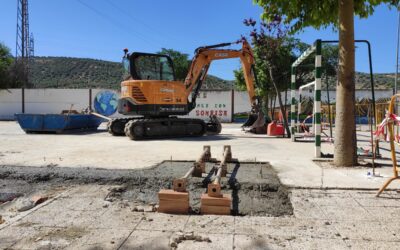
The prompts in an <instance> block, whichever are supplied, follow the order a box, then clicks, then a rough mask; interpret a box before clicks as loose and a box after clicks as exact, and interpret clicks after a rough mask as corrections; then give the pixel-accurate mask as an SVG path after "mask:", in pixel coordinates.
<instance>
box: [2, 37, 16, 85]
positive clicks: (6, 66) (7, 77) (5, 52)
mask: <svg viewBox="0 0 400 250" xmlns="http://www.w3.org/2000/svg"><path fill="white" fill-rule="evenodd" d="M13 61H14V60H13V57H12V55H11V53H10V49H9V48H7V46H5V45H4V44H3V43H0V89H5V88H10V87H12V78H11V74H10V71H11V65H12V64H13Z"/></svg>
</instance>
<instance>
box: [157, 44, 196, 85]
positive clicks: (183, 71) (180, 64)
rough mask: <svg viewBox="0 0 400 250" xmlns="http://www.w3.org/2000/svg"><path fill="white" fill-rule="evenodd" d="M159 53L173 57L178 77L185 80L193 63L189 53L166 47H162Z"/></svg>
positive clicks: (179, 79)
mask: <svg viewBox="0 0 400 250" xmlns="http://www.w3.org/2000/svg"><path fill="white" fill-rule="evenodd" d="M157 53H158V54H162V55H167V56H169V57H171V59H172V61H173V63H174V69H175V76H176V79H177V80H178V81H183V80H185V78H186V75H187V73H188V71H189V67H190V64H191V61H190V60H189V55H188V54H185V53H181V52H179V51H176V50H173V49H165V48H162V49H161V51H159V52H157Z"/></svg>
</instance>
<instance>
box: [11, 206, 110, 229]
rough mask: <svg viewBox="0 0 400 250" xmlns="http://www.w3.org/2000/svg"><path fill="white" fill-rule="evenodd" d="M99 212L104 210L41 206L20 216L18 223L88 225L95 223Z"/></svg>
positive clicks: (60, 225)
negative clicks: (78, 209)
mask: <svg viewBox="0 0 400 250" xmlns="http://www.w3.org/2000/svg"><path fill="white" fill-rule="evenodd" d="M101 213H104V211H99V212H96V211H71V210H64V209H63V208H62V207H53V208H51V207H43V208H40V209H38V210H36V211H34V212H32V213H31V214H29V215H28V216H26V217H24V218H22V219H21V220H20V221H18V223H28V224H29V223H31V224H35V225H37V226H47V227H72V226H78V227H89V226H91V225H93V224H95V222H96V220H97V219H98V217H99V215H100V214H101Z"/></svg>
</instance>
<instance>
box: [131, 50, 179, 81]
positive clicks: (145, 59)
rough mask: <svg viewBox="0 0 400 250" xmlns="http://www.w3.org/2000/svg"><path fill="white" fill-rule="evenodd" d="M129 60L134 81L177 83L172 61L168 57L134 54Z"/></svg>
mask: <svg viewBox="0 0 400 250" xmlns="http://www.w3.org/2000/svg"><path fill="white" fill-rule="evenodd" d="M129 59H130V65H131V67H130V71H131V75H132V77H133V79H136V80H162V81H175V74H174V66H173V63H172V60H171V58H170V57H168V56H166V55H159V54H148V53H132V54H131V55H130V57H129Z"/></svg>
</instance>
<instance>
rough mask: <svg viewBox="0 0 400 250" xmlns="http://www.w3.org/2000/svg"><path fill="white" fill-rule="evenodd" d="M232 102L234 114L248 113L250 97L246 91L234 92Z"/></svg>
mask: <svg viewBox="0 0 400 250" xmlns="http://www.w3.org/2000/svg"><path fill="white" fill-rule="evenodd" d="M234 102H235V106H234V108H235V109H234V113H235V114H237V113H244V112H249V111H250V109H251V105H250V97H249V94H248V93H247V91H235V97H234Z"/></svg>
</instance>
